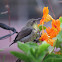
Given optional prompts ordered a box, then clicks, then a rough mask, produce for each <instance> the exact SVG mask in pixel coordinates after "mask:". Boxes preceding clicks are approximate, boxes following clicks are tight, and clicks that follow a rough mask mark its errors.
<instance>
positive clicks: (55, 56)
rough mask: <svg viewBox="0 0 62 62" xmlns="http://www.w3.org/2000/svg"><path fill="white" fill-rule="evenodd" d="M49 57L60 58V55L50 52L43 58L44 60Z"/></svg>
mask: <svg viewBox="0 0 62 62" xmlns="http://www.w3.org/2000/svg"><path fill="white" fill-rule="evenodd" d="M50 57H51V58H62V56H61V55H58V54H54V53H52V54H48V55H47V56H45V58H44V60H46V59H48V58H50Z"/></svg>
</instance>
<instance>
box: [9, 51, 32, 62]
mask: <svg viewBox="0 0 62 62" xmlns="http://www.w3.org/2000/svg"><path fill="white" fill-rule="evenodd" d="M10 53H11V54H13V55H14V56H16V57H17V58H18V59H21V60H23V61H25V62H31V59H30V57H29V56H27V55H26V54H23V53H20V52H15V51H11V52H10Z"/></svg>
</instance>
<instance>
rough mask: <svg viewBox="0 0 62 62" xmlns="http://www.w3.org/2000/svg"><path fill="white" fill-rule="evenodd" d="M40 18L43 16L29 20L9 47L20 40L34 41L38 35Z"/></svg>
mask: <svg viewBox="0 0 62 62" xmlns="http://www.w3.org/2000/svg"><path fill="white" fill-rule="evenodd" d="M40 19H41V18H38V19H30V20H28V22H27V24H26V25H25V27H23V28H22V29H21V31H20V32H19V33H18V34H17V35H16V37H15V39H14V42H13V43H11V44H10V45H9V47H10V46H11V45H12V44H14V43H16V42H18V41H21V42H24V43H25V42H29V41H34V38H35V37H36V36H37V32H38V26H37V21H39V20H40Z"/></svg>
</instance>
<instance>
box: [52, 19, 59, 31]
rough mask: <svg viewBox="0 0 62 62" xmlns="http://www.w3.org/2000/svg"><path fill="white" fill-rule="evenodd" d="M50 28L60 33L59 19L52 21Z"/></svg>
mask: <svg viewBox="0 0 62 62" xmlns="http://www.w3.org/2000/svg"><path fill="white" fill-rule="evenodd" d="M52 27H55V28H56V29H57V30H58V31H60V21H59V19H57V20H55V19H53V20H52Z"/></svg>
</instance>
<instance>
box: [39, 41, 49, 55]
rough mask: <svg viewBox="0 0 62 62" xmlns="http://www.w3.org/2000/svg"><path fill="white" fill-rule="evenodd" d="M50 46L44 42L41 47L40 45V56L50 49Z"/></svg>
mask: <svg viewBox="0 0 62 62" xmlns="http://www.w3.org/2000/svg"><path fill="white" fill-rule="evenodd" d="M49 46H50V44H48V43H46V42H43V43H42V44H41V45H39V54H40V53H41V52H43V51H45V50H46V49H47V48H48V47H49Z"/></svg>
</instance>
